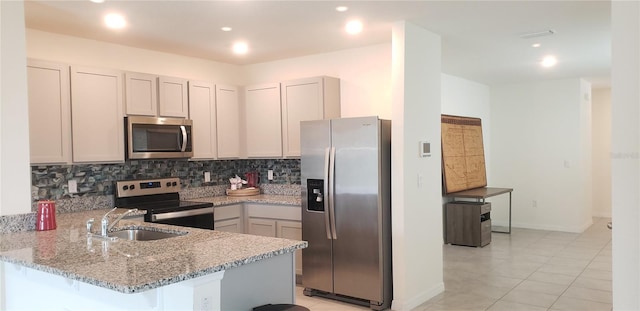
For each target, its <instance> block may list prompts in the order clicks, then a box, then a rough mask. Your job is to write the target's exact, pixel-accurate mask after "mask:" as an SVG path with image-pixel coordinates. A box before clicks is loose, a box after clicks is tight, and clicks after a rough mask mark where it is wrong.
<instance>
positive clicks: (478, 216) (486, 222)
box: [445, 202, 491, 246]
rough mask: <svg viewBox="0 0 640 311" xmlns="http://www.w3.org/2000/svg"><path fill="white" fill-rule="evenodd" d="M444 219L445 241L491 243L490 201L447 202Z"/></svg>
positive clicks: (454, 242) (478, 244)
mask: <svg viewBox="0 0 640 311" xmlns="http://www.w3.org/2000/svg"><path fill="white" fill-rule="evenodd" d="M445 219H446V220H445V227H446V230H445V232H446V235H445V243H451V244H457V245H466V246H485V245H487V244H489V243H491V203H489V202H487V203H484V204H483V203H475V202H450V203H447V204H445Z"/></svg>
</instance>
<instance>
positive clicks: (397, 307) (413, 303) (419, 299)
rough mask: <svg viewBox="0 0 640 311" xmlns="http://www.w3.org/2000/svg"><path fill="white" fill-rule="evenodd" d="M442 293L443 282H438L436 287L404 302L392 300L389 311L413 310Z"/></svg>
mask: <svg viewBox="0 0 640 311" xmlns="http://www.w3.org/2000/svg"><path fill="white" fill-rule="evenodd" d="M442 292H444V282H440V283H438V284H437V285H436V286H434V287H432V288H431V289H428V290H426V291H423V292H421V293H419V294H418V295H416V296H415V297H413V298H410V299H407V300H406V301H398V300H397V299H394V300H393V301H392V302H391V310H394V311H409V310H413V309H415V308H417V307H418V306H420V305H421V304H423V303H425V302H427V301H429V299H431V298H433V297H435V296H437V295H438V294H440V293H442Z"/></svg>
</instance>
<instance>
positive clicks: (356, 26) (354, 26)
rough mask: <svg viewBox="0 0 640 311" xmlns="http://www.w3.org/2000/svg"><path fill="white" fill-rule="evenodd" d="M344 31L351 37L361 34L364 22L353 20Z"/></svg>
mask: <svg viewBox="0 0 640 311" xmlns="http://www.w3.org/2000/svg"><path fill="white" fill-rule="evenodd" d="M344 30H345V31H346V32H347V33H348V34H351V35H355V34H359V33H361V32H362V22H361V21H359V20H352V21H350V22H348V23H347V25H345V27H344Z"/></svg>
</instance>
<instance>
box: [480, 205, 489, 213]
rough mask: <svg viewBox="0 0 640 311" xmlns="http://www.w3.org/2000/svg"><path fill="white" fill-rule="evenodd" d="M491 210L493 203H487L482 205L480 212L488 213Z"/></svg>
mask: <svg viewBox="0 0 640 311" xmlns="http://www.w3.org/2000/svg"><path fill="white" fill-rule="evenodd" d="M490 211H491V203H485V204H483V205H482V206H480V214H484V213H488V212H490Z"/></svg>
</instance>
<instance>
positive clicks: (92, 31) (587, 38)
mask: <svg viewBox="0 0 640 311" xmlns="http://www.w3.org/2000/svg"><path fill="white" fill-rule="evenodd" d="M339 5H345V6H348V7H349V10H348V11H347V12H345V13H339V12H336V10H335V7H336V6H339ZM107 12H119V13H121V14H124V15H125V16H126V19H127V20H128V23H129V26H128V27H127V28H126V29H124V30H120V31H113V30H108V29H106V28H105V27H103V25H102V16H103V15H104V14H105V13H107ZM25 15H26V25H27V27H28V28H33V29H39V30H43V31H48V32H55V33H61V34H68V35H72V36H78V37H83V38H89V39H95V40H101V41H108V42H113V43H118V44H123V45H128V46H134V47H139V48H144V49H151V50H158V51H164V52H169V53H174V54H181V55H186V56H193V57H199V58H205V59H210V60H213V61H218V62H223V63H231V64H238V65H246V64H254V63H260V62H267V61H273V60H278V59H285V58H291V57H297V56H304V55H311V54H317V53H324V52H330V51H337V50H342V49H349V48H355V47H360V46H366V45H371V44H376V43H383V42H390V41H391V26H392V23H393V22H395V21H400V20H406V21H409V22H412V23H415V24H417V25H419V26H421V27H424V28H426V29H428V30H430V31H432V32H434V33H438V34H440V35H441V36H442V42H443V50H442V56H443V63H442V68H443V71H444V72H445V73H448V74H452V75H456V76H460V77H463V78H467V79H470V80H474V81H477V82H481V83H485V84H489V85H492V84H504V83H512V82H526V81H533V80H540V79H556V78H574V77H585V78H587V79H588V80H590V81H592V82H593V83H594V85H596V86H603V85H607V83H608V80H609V71H610V64H611V47H610V46H611V44H610V42H611V33H610V29H611V25H610V24H611V23H610V2H609V1H265V0H263V1H249V0H235V1H191V0H175V1H150V0H146V1H142V0H141V1H135V0H129V1H113V0H111V1H110V0H106V1H105V2H104V3H101V4H95V3H92V2H89V1H88V0H83V1H79V0H76V1H33V0H26V2H25ZM351 17H359V18H360V19H362V21H363V22H364V31H363V32H362V33H361V34H359V35H357V36H350V35H347V34H345V33H344V31H343V26H344V24H345V22H346V20H347V19H348V18H351ZM222 26H230V27H233V31H231V32H223V31H221V30H220V28H221V27H222ZM548 29H552V30H554V31H555V32H556V34H554V35H552V36H546V37H539V38H535V39H522V38H521V37H520V35H522V34H524V33H530V32H538V31H543V30H548ZM237 39H243V40H246V41H247V42H249V45H250V49H251V50H250V53H249V54H248V55H245V56H236V55H233V54H232V53H231V45H232V42H233V41H235V40H237ZM534 42H539V43H541V44H542V46H541V47H539V48H532V47H531V44H532V43H534ZM547 53H549V54H555V55H556V56H557V57H558V60H559V62H558V65H557V66H556V67H554V68H551V69H542V68H541V67H540V66H539V65H538V62H539V61H540V60H541V58H542V57H543V56H544V55H545V54H547Z"/></svg>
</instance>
